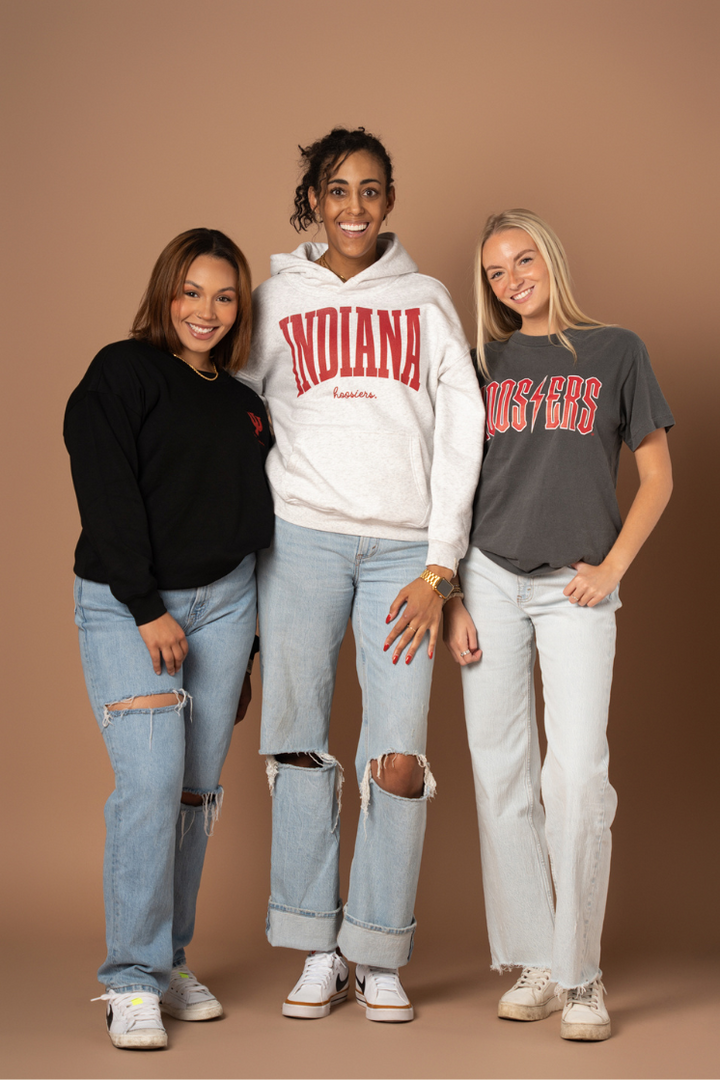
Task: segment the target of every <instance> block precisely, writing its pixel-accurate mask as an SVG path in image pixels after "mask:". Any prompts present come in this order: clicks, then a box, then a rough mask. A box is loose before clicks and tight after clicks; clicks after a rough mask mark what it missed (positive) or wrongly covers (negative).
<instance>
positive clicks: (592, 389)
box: [577, 377, 602, 435]
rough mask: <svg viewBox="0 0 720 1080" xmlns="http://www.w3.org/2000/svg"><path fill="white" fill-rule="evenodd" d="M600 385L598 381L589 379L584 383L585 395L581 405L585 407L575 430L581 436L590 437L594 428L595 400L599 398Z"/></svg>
mask: <svg viewBox="0 0 720 1080" xmlns="http://www.w3.org/2000/svg"><path fill="white" fill-rule="evenodd" d="M601 390H602V383H601V382H600V380H599V379H596V378H594V377H593V378H590V379H588V380H587V381H586V383H585V393H584V394H583V397H582V404H583V405H584V406H585V409H584V411H583V413H582V414H581V416H580V419H579V420H578V425H577V430H578V431H579V432H580V434H581V435H590V434H591V433H592V429H593V427H594V426H595V413H596V412H597V399H598V398H599V397H600V391H601Z"/></svg>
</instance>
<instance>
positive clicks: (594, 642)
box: [460, 548, 620, 989]
mask: <svg viewBox="0 0 720 1080" xmlns="http://www.w3.org/2000/svg"><path fill="white" fill-rule="evenodd" d="M460 576H461V581H462V587H463V590H464V592H465V606H466V607H467V610H468V611H469V613H470V615H471V617H472V619H473V622H474V623H475V626H476V627H477V631H478V640H479V644H480V648H481V649H482V650H483V655H482V658H481V659H480V661H479V662H478V663H477V664H472V665H469V666H468V667H463V668H462V680H463V694H464V698H465V716H466V721H467V730H468V741H469V744H470V753H471V755H472V763H473V771H474V776H475V794H476V800H477V808H478V820H479V824H480V843H481V849H482V870H483V886H484V892H485V909H486V914H487V923H488V934H489V938H490V949H491V954H492V966H493V967H494V968H496V969H500V970H502V969H504V968H505V967H514V966H517V967H536V968H549V969H550V971H551V973H552V974H551V978H552V979H553V980H554V981H556V982H557V983H559V985H560V986H561V987H565V988H567V989H571V988H573V987H576V986H585V985H587V984H588V983H590V982H592V980H593V979H594V978H595V977H596V976H597V975H599V974H600V973H601V972H600V935H601V932H602V924H603V917H604V913H605V900H606V897H607V888H608V879H609V875H610V847H611V840H610V825H611V824H612V821H613V818H614V816H615V809H616V806H617V796H616V794H615V791H614V789H613V788H612V787H611V785H610V782H609V779H608V755H609V751H608V744H607V737H606V729H607V718H608V706H609V702H610V685H611V681H612V667H613V659H614V656H615V612H616V611H617V609H618V608H619V607H620V599H619V596H618V592H617V590H616V591H615V592H613V593H611V594H610V595H609V596H608V597H606V598H605V599H604V600H603V601H602V602H601V603H600V604H598V605H597V606H596V607H592V608H591V607H579V606H578V605H577V604H571V603H570V601H569V600H568V598H567V597H566V596H563V589H564V588H565V586H566V585H567V584H568V583H569V582H570V581H571V580H572V578H573V577H574V576H575V571H574V570H572V569H571V568H569V567H564V568H563V569H561V570H556V571H553V572H552V573H548V574H544V575H539V576H538V577H528V576H526V575H520V574H512V573H509V572H508V571H507V570H505V569H503V568H502V567H500V566H497V565H496V564H495V563H494V562H492V561H491V560H490V559H488V558H487V557H486V556H485V555H483V554H482V553H481V552H480V551H478V550H477V549H476V548H471V549H470V552H469V554H468V555H467V557H466V558H465V559H464V560H463V562H462V563H461V564H460ZM536 649H537V652H538V653H539V656H540V667H541V671H542V679H543V696H544V698H545V734H546V737H547V754H546V756H545V761H544V763H543V764H542V769H541V762H540V749H539V743H538V732H537V721H536V717H535V694H534V686H533V667H534V664H535V653H536ZM541 793H542V803H541V801H540V796H541ZM551 868H552V881H553V882H554V885H555V895H556V903H555V904H553V889H552V884H551V877H550V873H551Z"/></svg>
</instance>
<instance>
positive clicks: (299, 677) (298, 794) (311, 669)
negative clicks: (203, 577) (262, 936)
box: [258, 518, 435, 967]
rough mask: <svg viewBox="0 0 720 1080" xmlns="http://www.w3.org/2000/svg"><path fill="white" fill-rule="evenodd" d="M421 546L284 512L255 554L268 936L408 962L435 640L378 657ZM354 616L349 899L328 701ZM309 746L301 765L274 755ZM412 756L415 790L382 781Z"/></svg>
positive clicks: (392, 963) (418, 564)
mask: <svg viewBox="0 0 720 1080" xmlns="http://www.w3.org/2000/svg"><path fill="white" fill-rule="evenodd" d="M426 555H427V544H426V543H408V542H407V541H396V540H378V539H373V538H369V537H363V536H351V535H345V534H343V533H333V532H322V531H318V530H315V529H306V528H303V527H301V526H298V525H292V524H290V523H289V522H287V521H283V520H282V519H279V518H276V522H275V538H274V541H273V544H272V546H271V547H270V548H268V549H267V550H265V551H263V552H260V553H259V554H258V606H259V612H260V660H261V664H262V676H263V716H262V741H261V750H260V752H261V753H262V754H265V755H267V759H268V762H267V764H268V777H269V780H270V786H271V790H272V794H273V840H272V866H271V895H270V903H269V907H268V918H267V936H268V940H269V941H270V943H271V944H272V945H281V946H286V947H288V948H293V949H304V950H312V949H318V950H331V949H334V948H335V947H336V946H337V945H339V946H340V948H341V949H342V951H343V953H344V955H345V956H346V957H347V958H348V959H349V960H353V961H355V962H357V963H364V964H373V965H378V966H385V967H400V966H402V965H403V964H406V963H407V962H408V960H409V959H410V953H411V951H412V942H413V935H414V932H415V916H414V913H413V908H414V903H415V893H416V891H417V883H418V876H419V872H420V860H421V856H422V847H423V840H424V836H425V822H426V816H427V800H428V798H429V797H431V796H432V794H433V793H434V788H435V781H434V780H433V778H432V776H431V774H430V771H429V769H428V766H427V760H426V758H425V738H426V730H427V712H428V702H429V697H430V681H431V677H432V661H431V660H430V659H429V658H428V655H427V638H426V639H425V642H424V643H423V645H422V647H421V648H420V649H419V650H418V652H417V654H416V655H415V657H414V659H413V661H412V663H411V664H409V665H406V664H405V663H404V657H403V658H402V659H401V661H400V662H399V663H398V664H397V665H395V666H394V665H393V663H392V653H391V652H386V653H385V652H383V643H384V641H385V638H386V637H387V634H388V630H389V627H388V626H387V625H386V622H385V619H386V617H387V614H388V611H389V609H390V605H391V603H392V601H393V600H394V599H395V597H396V596H397V594H398V592H399V591H400V589H401V588H402V587H403V586H405V585H407V584H408V583H409V582H410V581H412V580H413V579H414V578H416V577H418V575H419V574H421V573H422V571H423V570H424V569H425V558H426ZM348 618H351V619H352V626H353V633H354V636H355V644H356V649H357V672H358V678H359V681H360V685H361V688H362V695H363V718H362V727H361V730H360V740H359V743H358V750H357V757H356V761H355V765H356V771H357V778H358V783H359V785H360V792H361V801H362V813H361V815H360V823H359V826H358V832H357V837H356V842H355V853H354V858H353V863H352V871H351V875H350V891H349V895H348V902H347V905H346V907H345V909H344V912H343V907H342V901H341V899H340V896H339V873H338V855H339V845H340V796H341V789H342V779H343V771H342V767H341V765H340V763H339V762H338V761H337V760H336V759H335V758H334V757H332V756H331V755H330V754H328V728H329V720H330V705H331V701H332V695H333V689H334V685H335V671H336V667H337V660H338V653H339V651H340V645H341V643H342V640H343V637H344V635H345V630H346V627H347V622H348ZM292 753H310V754H313V755H316V756H317V759H318V761H319V762H320V763H321V765H320V767H318V768H302V767H300V766H296V765H290V764H285V763H282V762H279V761H277V758H276V755H280V754H292ZM391 754H409V755H412V756H414V757H416V758H417V760H418V761H419V763H420V764H421V765H423V766H424V769H425V780H424V790H423V794H422V796H421V797H420V798H417V799H408V798H402V797H400V796H397V795H392V794H390V793H389V792H387V791H384V790H383V789H382V788H381V787H380V786H379V785H378V784H376V783H375V781H374V779H373V778H372V776H371V762H372V761H374V760H376V761H378V763H379V765H380V766H382V763H383V759H384V758H385V756H386V755H391Z"/></svg>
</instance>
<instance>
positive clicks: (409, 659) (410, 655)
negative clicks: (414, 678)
mask: <svg viewBox="0 0 720 1080" xmlns="http://www.w3.org/2000/svg"><path fill="white" fill-rule="evenodd" d="M411 660H412V653H408V657H407V660H406V661H405V663H406V664H409V663H410V661H411Z"/></svg>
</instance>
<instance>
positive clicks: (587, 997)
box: [567, 979, 607, 1012]
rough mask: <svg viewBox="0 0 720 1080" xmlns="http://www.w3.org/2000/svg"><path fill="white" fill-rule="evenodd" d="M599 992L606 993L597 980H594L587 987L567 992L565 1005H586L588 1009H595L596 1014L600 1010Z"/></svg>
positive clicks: (578, 987) (579, 987)
mask: <svg viewBox="0 0 720 1080" xmlns="http://www.w3.org/2000/svg"><path fill="white" fill-rule="evenodd" d="M601 990H602V991H604V993H607V990H605V987H604V986H603V984H602V983H601V982H600V980H599V979H595V980H594V982H592V983H590V985H589V986H576V987H574V988H573V989H572V990H568V996H567V1003H568V1005H587V1006H588V1008H590V1009H595V1011H596V1012H597V1011H598V1009H599V1008H600V991H601Z"/></svg>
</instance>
